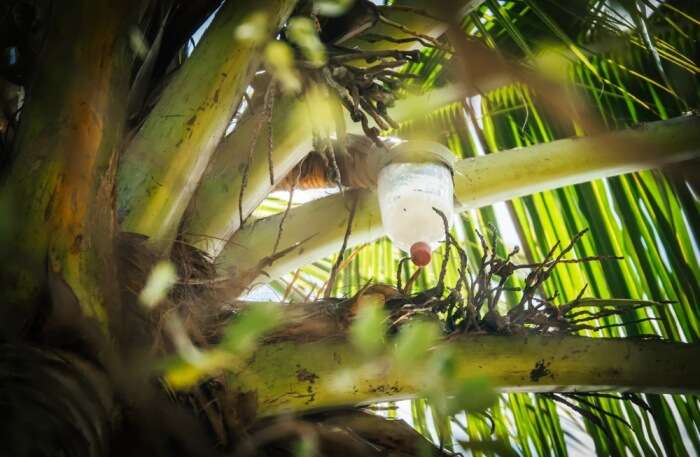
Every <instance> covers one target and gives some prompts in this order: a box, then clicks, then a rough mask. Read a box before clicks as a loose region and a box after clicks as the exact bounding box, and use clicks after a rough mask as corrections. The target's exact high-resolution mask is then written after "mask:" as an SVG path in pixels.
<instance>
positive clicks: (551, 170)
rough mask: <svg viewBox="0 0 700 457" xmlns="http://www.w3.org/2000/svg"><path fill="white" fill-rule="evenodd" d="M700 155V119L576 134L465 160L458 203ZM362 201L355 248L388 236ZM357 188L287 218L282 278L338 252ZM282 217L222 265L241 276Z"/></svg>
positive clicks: (241, 237) (260, 225)
mask: <svg viewBox="0 0 700 457" xmlns="http://www.w3.org/2000/svg"><path fill="white" fill-rule="evenodd" d="M699 153H700V117H698V116H686V117H682V118H677V119H674V120H670V121H662V122H654V123H650V124H645V125H643V126H640V127H637V128H633V129H627V130H623V131H619V132H613V133H609V134H606V135H600V136H598V137H584V138H571V139H566V140H559V141H554V142H551V143H547V144H541V145H537V146H531V147H528V148H521V149H513V150H509V151H503V152H499V153H496V154H491V155H488V156H481V157H477V158H474V159H466V160H462V161H459V162H457V164H456V169H455V195H456V198H457V200H458V201H459V205H458V209H459V210H461V211H463V210H467V209H470V208H479V207H482V206H486V205H490V204H492V203H495V202H499V201H503V200H510V199H513V198H517V197H522V196H524V195H529V194H532V193H535V192H542V191H546V190H550V189H555V188H558V187H562V186H565V185H573V184H578V183H582V182H588V181H591V180H594V179H601V178H606V177H609V176H615V175H619V174H623V173H630V172H634V171H639V170H644V169H648V168H653V167H657V166H661V165H665V164H668V163H673V162H679V161H683V160H687V159H691V158H693V157H697V156H698V154H699ZM356 192H359V193H360V200H359V204H358V208H357V212H356V214H355V222H354V225H353V230H352V234H351V237H350V240H349V242H348V246H354V245H357V244H360V243H366V242H369V241H372V240H375V239H377V238H378V237H380V236H382V235H383V229H382V224H381V218H380V215H379V208H378V204H377V201H376V196H375V195H374V193H373V192H370V191H356ZM351 194H352V193H351V192H346V193H345V195H334V196H331V197H327V198H323V199H320V200H316V201H313V202H310V203H307V204H305V205H302V206H299V207H297V208H294V209H292V210H291V211H290V212H289V215H288V217H287V220H286V221H285V226H284V231H283V233H282V236H281V240H280V245H279V249H278V252H282V251H283V250H285V249H288V248H293V247H294V246H295V245H296V244H298V243H299V242H301V241H302V240H307V241H305V242H304V243H303V244H301V245H299V246H298V247H297V248H295V249H290V250H289V252H287V253H286V254H285V255H284V256H282V257H280V258H278V259H276V260H275V262H274V263H272V265H270V266H269V267H267V268H266V269H265V271H266V273H267V274H268V275H269V276H264V277H259V278H258V280H265V279H269V278H276V277H279V276H281V275H283V274H285V273H288V272H290V271H294V270H295V269H297V268H299V267H302V266H304V265H308V264H309V263H311V262H314V261H316V260H319V259H322V258H324V257H326V256H328V255H331V254H333V253H335V252H337V250H338V248H339V246H340V244H341V243H342V240H343V236H344V233H345V227H346V224H347V218H348V210H347V208H348V207H349V203H348V202H349V201H350V198H351ZM281 217H282V216H281V215H276V216H271V217H268V218H265V219H261V220H258V221H255V222H254V223H252V224H250V225H249V226H248V227H245V228H244V229H243V230H240V231H239V232H238V233H236V234H235V235H234V236H233V237H232V238H231V239H230V240H229V243H228V244H227V245H226V247H225V248H224V250H223V251H222V253H221V255H220V256H219V257H218V259H217V263H218V265H219V266H220V268H221V269H222V271H224V270H226V269H228V271H230V272H231V274H232V275H233V276H234V277H236V276H238V275H241V274H243V273H244V272H247V274H248V275H250V271H251V270H252V269H254V268H255V266H256V262H257V261H259V259H260V258H262V257H265V256H267V255H270V254H271V253H272V252H271V251H272V246H273V244H274V241H275V239H276V237H277V232H278V228H279V222H280V218H281Z"/></svg>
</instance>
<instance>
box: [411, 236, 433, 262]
mask: <svg viewBox="0 0 700 457" xmlns="http://www.w3.org/2000/svg"><path fill="white" fill-rule="evenodd" d="M431 251H432V250H431V249H430V246H429V245H428V243H425V242H423V241H419V242H417V243H413V245H412V246H411V260H412V261H413V263H414V264H415V265H416V266H419V267H424V266H426V265H427V264H429V263H430V257H431Z"/></svg>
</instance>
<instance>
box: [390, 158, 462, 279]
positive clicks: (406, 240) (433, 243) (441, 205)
mask: <svg viewBox="0 0 700 457" xmlns="http://www.w3.org/2000/svg"><path fill="white" fill-rule="evenodd" d="M438 146H441V145H438ZM441 147H442V146H441ZM448 152H449V151H448ZM377 192H378V195H379V207H380V211H381V215H382V223H383V224H384V230H385V231H386V233H387V235H388V236H389V238H390V239H391V240H392V241H393V242H394V244H395V245H396V246H398V247H399V248H401V249H403V250H404V251H407V252H409V253H410V254H411V259H412V260H413V262H414V263H415V264H416V265H419V266H423V265H427V264H428V263H429V262H430V258H431V251H432V250H433V249H435V248H436V247H437V245H438V244H439V242H440V241H442V240H444V238H445V228H444V225H443V222H442V219H441V218H440V216H439V215H438V214H437V213H436V212H435V211H434V210H433V208H437V209H439V210H440V211H442V213H443V214H444V215H445V217H446V218H447V221H448V223H449V224H451V223H452V219H453V217H452V216H453V213H454V195H453V194H454V189H453V182H452V173H451V171H450V168H449V167H448V165H447V164H445V163H443V162H442V161H439V160H435V161H423V162H410V161H408V162H402V161H399V162H393V163H389V164H388V165H386V166H385V167H384V168H382V169H381V171H380V172H379V175H378V180H377Z"/></svg>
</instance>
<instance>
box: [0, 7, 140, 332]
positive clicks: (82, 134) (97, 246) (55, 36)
mask: <svg viewBox="0 0 700 457" xmlns="http://www.w3.org/2000/svg"><path fill="white" fill-rule="evenodd" d="M136 3H138V2H136ZM136 3H135V2H130V1H125V2H117V3H109V2H95V1H92V0H77V1H74V2H71V7H67V6H61V7H57V8H55V13H54V16H53V17H51V18H50V21H51V24H50V26H49V30H48V32H47V37H46V42H47V43H51V45H50V46H46V47H45V50H44V53H43V54H42V55H41V56H40V62H39V65H38V68H37V72H36V77H35V79H34V81H33V82H32V84H31V86H30V87H29V90H28V92H29V95H28V100H27V102H26V104H25V106H24V108H23V113H22V119H23V122H22V124H21V126H20V129H19V132H18V136H17V140H16V143H15V148H16V149H15V161H14V164H13V166H12V169H11V170H10V174H9V176H8V180H7V181H6V183H5V184H6V185H5V188H4V190H5V191H7V192H8V193H10V194H11V195H12V198H13V200H14V201H15V203H16V204H15V207H16V208H17V211H16V214H14V218H13V228H14V240H13V244H12V246H13V248H14V253H13V255H12V256H11V259H12V260H10V261H7V262H3V264H2V267H1V268H2V271H1V273H2V280H3V282H2V283H3V285H4V286H3V288H2V292H0V293H2V296H3V299H2V305H3V309H2V312H3V313H4V315H3V319H0V321H2V324H0V325H1V328H0V330H2V332H3V334H4V335H6V336H8V337H10V338H11V337H12V335H19V334H21V333H22V332H23V331H24V330H26V326H27V325H28V323H29V322H30V321H32V320H33V319H35V318H36V317H37V316H36V315H37V313H38V312H42V313H43V314H47V313H46V311H47V309H48V307H46V305H47V304H48V303H49V300H47V299H46V297H45V296H42V293H43V292H44V291H46V290H47V287H46V286H47V284H48V290H49V292H50V295H51V301H52V302H53V303H52V307H51V310H52V316H51V318H50V319H52V320H54V321H55V323H57V324H58V325H62V324H68V323H70V322H71V321H72V323H75V319H76V316H84V317H87V318H89V319H90V320H92V321H96V322H98V323H99V325H100V326H101V328H102V330H103V331H104V332H106V331H107V327H108V325H109V323H108V314H110V313H111V311H112V307H113V305H114V303H112V301H113V300H114V297H116V296H117V293H116V291H115V290H114V288H115V285H116V281H115V270H114V262H113V261H112V259H113V252H112V250H113V246H112V242H113V235H114V233H115V225H114V217H113V207H112V201H113V195H114V194H113V184H114V177H115V172H116V157H117V151H118V150H119V148H120V146H121V140H122V134H123V124H124V119H125V116H126V106H125V105H126V104H125V100H126V99H127V94H128V89H129V87H128V83H129V75H130V71H131V62H132V61H133V54H132V52H131V51H130V49H129V47H128V30H129V28H130V27H132V26H133V25H134V24H135V23H136V21H137V20H138V18H139V10H140V9H141V8H143V7H144V6H138V5H137V4H136ZM97 63H99V65H98V64H97ZM40 308H41V309H40ZM59 321H62V322H61V323H59Z"/></svg>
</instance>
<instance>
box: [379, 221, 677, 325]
mask: <svg viewBox="0 0 700 457" xmlns="http://www.w3.org/2000/svg"><path fill="white" fill-rule="evenodd" d="M435 211H436V212H438V214H439V215H440V217H441V218H442V219H443V222H444V226H445V255H444V257H443V261H442V265H441V269H440V273H439V276H438V282H437V284H436V285H435V286H434V287H433V288H431V289H428V290H426V291H423V292H419V293H417V294H413V295H411V294H410V289H411V283H412V281H413V280H414V279H415V276H416V275H415V274H414V276H413V277H412V278H411V279H410V280H409V282H408V284H406V285H405V286H404V285H403V284H402V281H401V270H402V266H403V264H404V263H405V262H406V261H407V260H408V259H402V260H401V263H400V265H399V274H398V275H397V283H396V288H397V290H398V291H399V292H400V294H401V295H400V297H398V298H395V299H393V300H392V301H390V302H388V303H387V305H388V307H389V308H390V309H392V310H394V312H393V314H392V319H393V322H394V324H395V325H396V324H400V323H403V322H405V321H406V320H407V318H408V317H410V316H414V315H416V314H427V315H432V316H436V317H437V316H439V317H440V318H441V319H442V320H443V321H444V325H445V330H446V331H447V332H448V333H453V332H467V333H498V334H521V333H539V334H544V333H547V334H551V333H560V334H562V333H565V334H572V333H577V332H579V331H581V330H591V331H599V330H602V329H605V328H610V327H619V326H623V325H627V324H630V323H640V322H645V321H649V320H654V319H656V318H653V317H644V318H641V319H634V320H631V321H630V320H629V319H627V321H626V322H625V323H624V324H620V323H604V324H602V325H594V323H595V322H596V321H598V320H599V319H602V318H608V317H611V316H622V315H623V314H626V313H630V312H634V311H635V310H637V309H641V308H648V307H654V306H660V305H664V304H667V302H653V301H646V300H626V299H608V300H606V299H594V298H585V297H584V293H585V291H586V287H584V288H583V289H582V290H581V291H580V293H579V294H578V296H577V297H576V298H575V299H574V300H572V301H569V302H566V303H564V304H555V301H556V300H557V298H558V297H557V294H554V295H553V296H546V295H545V293H544V288H543V284H544V282H545V281H547V280H548V279H549V278H550V277H551V275H552V272H553V270H554V268H556V267H557V266H558V265H561V264H566V263H587V262H602V261H607V260H620V259H621V257H616V256H605V255H600V256H592V257H581V258H574V259H567V258H565V257H566V256H567V254H568V253H570V252H571V251H572V250H573V248H574V246H575V245H576V243H577V242H578V241H579V240H580V239H581V238H582V237H583V235H584V234H585V233H586V232H587V230H583V231H581V232H579V233H577V234H576V235H575V236H574V237H573V239H572V240H571V242H570V243H569V244H567V245H566V246H564V247H563V248H562V249H560V251H559V253H558V254H557V253H556V251H557V249H558V248H559V247H560V243H558V242H557V243H556V244H555V245H554V246H553V247H552V248H551V249H550V250H549V252H548V253H547V255H546V256H545V258H544V259H543V260H542V261H541V262H536V263H527V264H519V263H516V262H515V261H514V258H515V255H516V254H517V253H518V248H517V247H516V248H515V249H513V250H512V251H510V252H509V253H508V254H507V255H506V256H505V258H502V257H500V256H498V254H497V242H496V241H495V240H494V241H493V242H492V243H488V242H487V241H486V239H485V238H484V236H483V235H481V234H480V233H479V232H477V233H476V234H477V236H478V238H479V240H480V245H481V251H482V257H481V259H480V260H479V262H478V264H477V265H475V267H474V268H472V269H471V270H470V269H468V268H467V261H468V257H467V254H466V252H465V251H464V249H463V248H462V247H461V246H460V245H459V243H458V242H457V240H456V239H455V238H454V236H452V234H451V233H450V232H449V230H448V224H447V220H446V218H445V216H444V215H443V214H442V213H441V212H440V211H439V210H437V209H436V210H435ZM452 251H455V252H456V254H457V256H458V258H459V272H458V279H457V282H456V283H455V284H454V285H453V286H451V287H448V286H446V285H445V277H446V271H447V265H448V262H449V258H450V256H451V255H453V252H452ZM519 270H526V271H528V272H527V275H526V276H525V279H524V281H523V284H522V286H521V287H513V286H509V284H515V283H516V281H514V280H512V279H513V275H514V274H515V272H516V271H519ZM419 272H420V270H418V271H417V272H416V274H417V273H419ZM506 291H508V292H514V293H515V294H519V300H518V302H517V303H516V304H515V306H512V307H511V308H510V309H508V310H507V311H503V310H502V309H499V306H498V305H499V302H500V301H501V297H502V295H503V293H504V292H506Z"/></svg>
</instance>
